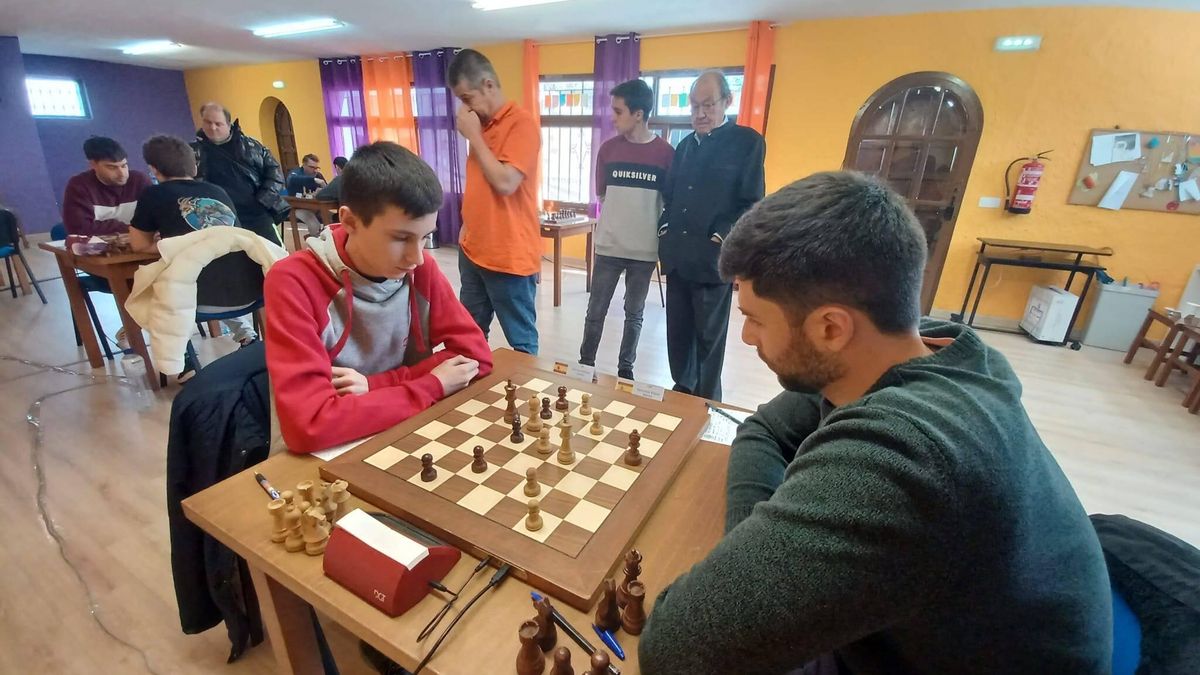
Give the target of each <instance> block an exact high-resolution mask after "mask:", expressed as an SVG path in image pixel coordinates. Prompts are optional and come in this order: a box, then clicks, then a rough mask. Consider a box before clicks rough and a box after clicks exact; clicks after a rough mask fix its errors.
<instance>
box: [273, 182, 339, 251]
mask: <svg viewBox="0 0 1200 675" xmlns="http://www.w3.org/2000/svg"><path fill="white" fill-rule="evenodd" d="M283 199H284V201H286V202H287V203H288V206H290V207H292V210H291V213H289V214H288V221H289V222H290V223H291V226H292V246H293V247H294V249H295V250H297V251H299V250H300V226H299V225H298V224H297V223H296V209H304V210H305V211H313V212H315V213H316V214H317V218H318V219H320V221H321V224H322V225H324V226H325V227H329V225H330V224H331V223H332V218H330V217H329V212H330V211H336V210H337V208H338V205H339V204H340V202H338V201H337V200H336V199H308V198H306V197H292V196H288V195H284V197H283Z"/></svg>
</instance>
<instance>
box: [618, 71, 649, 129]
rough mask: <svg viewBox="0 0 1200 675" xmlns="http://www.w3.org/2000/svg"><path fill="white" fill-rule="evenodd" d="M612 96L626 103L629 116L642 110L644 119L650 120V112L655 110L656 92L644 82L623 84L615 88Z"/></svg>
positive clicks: (633, 81)
mask: <svg viewBox="0 0 1200 675" xmlns="http://www.w3.org/2000/svg"><path fill="white" fill-rule="evenodd" d="M611 94H612V97H613V98H619V99H621V100H622V101H625V107H626V108H629V114H631V115H632V114H633V113H635V112H637V111H639V110H641V111H642V119H647V120H648V119H650V112H651V111H653V110H654V91H653V90H652V89H650V85H648V84H646V83H645V82H644V81H643V80H641V79H636V80H629V81H628V82H622V83H621V84H618V85H617V86H615V87H613V89H612V92H611Z"/></svg>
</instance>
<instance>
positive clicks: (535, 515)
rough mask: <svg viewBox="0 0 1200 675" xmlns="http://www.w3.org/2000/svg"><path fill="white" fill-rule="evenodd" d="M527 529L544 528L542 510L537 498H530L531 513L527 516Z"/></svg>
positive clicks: (535, 530) (536, 529)
mask: <svg viewBox="0 0 1200 675" xmlns="http://www.w3.org/2000/svg"><path fill="white" fill-rule="evenodd" d="M525 529H527V530H529V531H530V532H537V531H538V530H540V529H542V510H541V507H540V506H539V505H538V500H536V499H530V500H529V515H527V516H525Z"/></svg>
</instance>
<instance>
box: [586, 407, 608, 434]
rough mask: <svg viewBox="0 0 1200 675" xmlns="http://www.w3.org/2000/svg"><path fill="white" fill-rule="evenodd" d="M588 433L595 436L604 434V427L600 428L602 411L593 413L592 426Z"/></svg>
mask: <svg viewBox="0 0 1200 675" xmlns="http://www.w3.org/2000/svg"><path fill="white" fill-rule="evenodd" d="M588 433H590V434H591V435H593V436H599V435H601V434H603V433H604V427H602V426H600V411H599V410H597V411H595V412H594V413H592V426H591V427H590V428H589V429H588Z"/></svg>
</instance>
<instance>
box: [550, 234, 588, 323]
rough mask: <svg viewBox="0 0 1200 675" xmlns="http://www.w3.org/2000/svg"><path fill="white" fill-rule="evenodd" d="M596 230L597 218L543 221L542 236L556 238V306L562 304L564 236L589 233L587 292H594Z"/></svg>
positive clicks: (586, 257)
mask: <svg viewBox="0 0 1200 675" xmlns="http://www.w3.org/2000/svg"><path fill="white" fill-rule="evenodd" d="M595 231H596V220H595V219H594V218H588V219H587V220H585V221H584V222H582V223H571V224H569V225H562V224H558V223H542V236H543V237H545V238H547V239H553V240H554V306H555V307H558V306H559V305H561V304H562V240H563V238H564V237H574V236H575V235H578V234H586V235H587V253H586V254H584V258H585V261H584V262H585V264H586V265H587V282H586V283H587V286H586V288H587V292H588V293H591V292H592V257H593V256H594V255H595V249H594V247H593V244H592V235H593V234H594V233H595Z"/></svg>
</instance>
